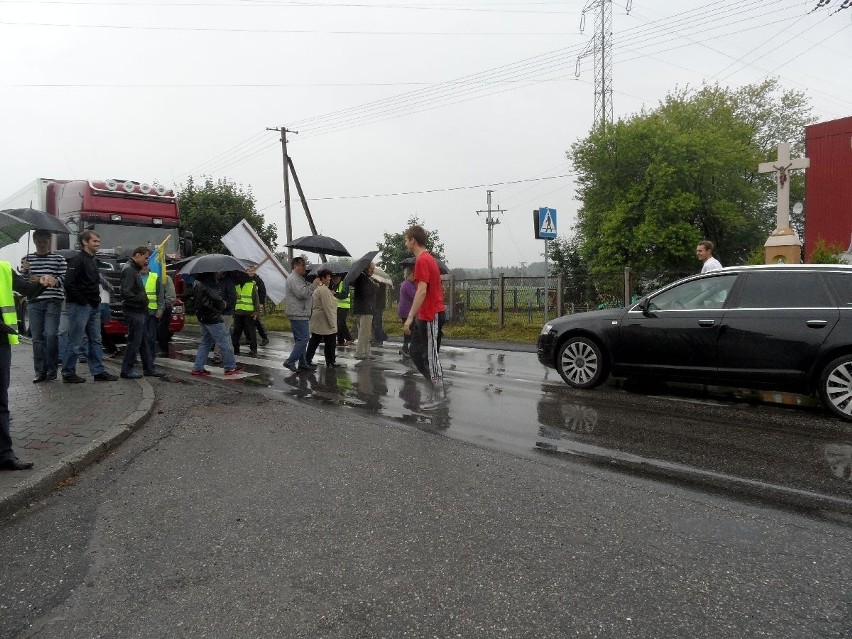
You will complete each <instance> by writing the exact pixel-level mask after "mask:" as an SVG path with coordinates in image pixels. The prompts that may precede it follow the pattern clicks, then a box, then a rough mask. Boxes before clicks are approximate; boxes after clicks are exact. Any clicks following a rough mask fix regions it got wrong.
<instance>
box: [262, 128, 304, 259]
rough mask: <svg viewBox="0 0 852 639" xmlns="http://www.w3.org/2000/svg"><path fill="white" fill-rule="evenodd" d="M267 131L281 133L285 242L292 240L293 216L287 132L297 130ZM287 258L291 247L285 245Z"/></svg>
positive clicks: (290, 253) (290, 256) (280, 129)
mask: <svg viewBox="0 0 852 639" xmlns="http://www.w3.org/2000/svg"><path fill="white" fill-rule="evenodd" d="M266 130H267V131H278V132H280V133H281V153H282V154H283V156H284V228H285V229H286V230H287V243H288V244H289V243H290V242H292V241H293V217H292V215H291V210H290V170H289V166H290V156H289V155H287V134H288V133H294V134H296V135H298V133H299V132H298V131H291V130H289V129H288V128H286V127H283V126H282V127H266ZM287 260H288V262H292V261H293V248H292V247H287Z"/></svg>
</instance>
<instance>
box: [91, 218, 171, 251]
mask: <svg viewBox="0 0 852 639" xmlns="http://www.w3.org/2000/svg"><path fill="white" fill-rule="evenodd" d="M86 228H89V227H88V226H87V227H86ZM93 230H94V231H95V232H96V233H97V234H98V235H100V236H101V249H115V251H116V253H118V254H119V255H121V254H124V253H127V254H128V255H129V254H130V251H132V250H133V249H134V248H136V247H137V246H159V245H160V242H162V241H163V240H164V239H166V237H169V236H171V237H169V241H168V242H166V253H177V252H178V251H179V248H178V230H177V229H174V228H171V229H170V228H163V227H161V226H155V227H152V226H132V225H127V224H98V223H96V224H95V225H94V229H93Z"/></svg>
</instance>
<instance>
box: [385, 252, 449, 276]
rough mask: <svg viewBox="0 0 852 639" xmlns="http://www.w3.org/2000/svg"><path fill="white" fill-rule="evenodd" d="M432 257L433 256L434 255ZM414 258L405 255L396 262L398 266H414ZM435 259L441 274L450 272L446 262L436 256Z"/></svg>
mask: <svg viewBox="0 0 852 639" xmlns="http://www.w3.org/2000/svg"><path fill="white" fill-rule="evenodd" d="M432 257H434V255H433V256H432ZM414 259H415V258H413V257H406V258H405V259H404V260H400V261H399V262H398V264H399V265H400V266H414ZM435 261H436V262H437V263H438V270H439V271H440V272H441V275H449V274H450V269H449V268H447V265H446V264H444V263H443V262H442V261H441V260H439V259H438V258H437V257H436V258H435Z"/></svg>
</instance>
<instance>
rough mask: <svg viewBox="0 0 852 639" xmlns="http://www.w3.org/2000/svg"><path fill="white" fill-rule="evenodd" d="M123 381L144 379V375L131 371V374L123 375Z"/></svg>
mask: <svg viewBox="0 0 852 639" xmlns="http://www.w3.org/2000/svg"><path fill="white" fill-rule="evenodd" d="M121 379H142V374H141V373H140V372H139V371H130V372H129V373H122V374H121Z"/></svg>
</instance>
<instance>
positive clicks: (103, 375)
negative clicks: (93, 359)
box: [94, 371, 118, 382]
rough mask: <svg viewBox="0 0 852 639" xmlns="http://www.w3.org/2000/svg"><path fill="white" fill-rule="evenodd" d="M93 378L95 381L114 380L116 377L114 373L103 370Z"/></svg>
mask: <svg viewBox="0 0 852 639" xmlns="http://www.w3.org/2000/svg"><path fill="white" fill-rule="evenodd" d="M94 378H95V381H96V382H114V381H115V380H117V379H118V377H117V376H116V375H113V374H112V373H107V372H106V371H104V372H103V373H98V374H97V375H95V376H94Z"/></svg>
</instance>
